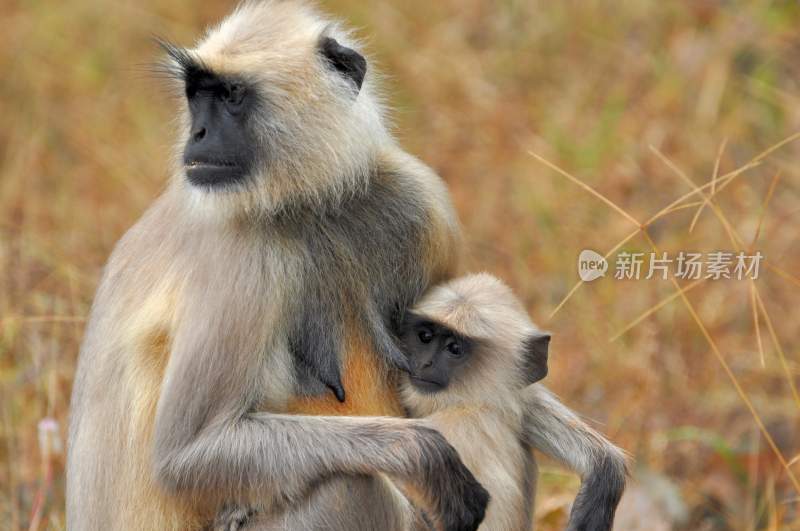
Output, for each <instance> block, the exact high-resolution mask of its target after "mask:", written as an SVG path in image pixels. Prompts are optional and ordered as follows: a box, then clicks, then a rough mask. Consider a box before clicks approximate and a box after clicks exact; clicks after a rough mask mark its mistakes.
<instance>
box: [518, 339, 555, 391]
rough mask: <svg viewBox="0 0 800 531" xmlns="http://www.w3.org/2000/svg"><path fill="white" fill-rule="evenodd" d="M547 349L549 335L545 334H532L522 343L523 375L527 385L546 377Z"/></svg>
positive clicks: (548, 346)
mask: <svg viewBox="0 0 800 531" xmlns="http://www.w3.org/2000/svg"><path fill="white" fill-rule="evenodd" d="M549 348H550V334H548V333H547V332H534V333H533V334H531V335H530V336H528V338H527V339H526V340H525V342H524V343H523V345H522V349H523V353H522V354H523V374H524V376H525V383H526V384H527V385H530V384H532V383H536V382H538V381H539V380H541V379H542V378H544V377H545V376H547V355H548V351H549Z"/></svg>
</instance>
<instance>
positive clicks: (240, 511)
mask: <svg viewBox="0 0 800 531" xmlns="http://www.w3.org/2000/svg"><path fill="white" fill-rule="evenodd" d="M255 514H256V510H255V509H253V508H252V507H237V506H235V505H226V506H224V507H223V508H222V509H221V510H220V511H219V512H218V513H217V517H216V518H214V525H213V526H212V529H213V531H239V530H240V529H244V528H245V526H246V525H247V523H248V522H249V521H250V519H251V518H253V516H254V515H255Z"/></svg>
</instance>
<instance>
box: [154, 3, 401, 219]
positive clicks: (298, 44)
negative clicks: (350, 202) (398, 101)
mask: <svg viewBox="0 0 800 531" xmlns="http://www.w3.org/2000/svg"><path fill="white" fill-rule="evenodd" d="M164 47H165V49H166V51H167V54H168V59H167V61H168V62H167V63H166V66H167V68H168V70H169V72H170V73H171V74H174V75H173V76H171V77H174V78H176V79H177V80H178V82H179V83H180V84H181V86H182V87H183V84H184V83H185V82H186V81H185V80H186V77H187V76H188V75H191V72H192V71H196V70H202V71H208V72H211V73H213V74H214V75H219V76H234V77H235V78H237V79H241V80H243V81H244V82H245V83H246V85H247V87H248V90H250V91H251V92H252V93H254V94H255V100H256V101H255V104H254V105H253V106H252V107H251V108H250V109H249V110H248V111H247V116H245V117H244V119H245V120H246V125H245V127H246V129H247V133H248V138H249V139H251V140H252V144H254V146H253V152H254V162H253V165H252V168H251V169H250V171H248V175H246V178H244V179H242V180H241V181H240V182H236V183H234V184H230V185H226V186H224V187H203V186H193V185H192V184H190V183H189V182H187V179H186V172H185V171H184V168H183V167H182V163H181V161H182V158H181V157H180V156H178V157H176V166H178V167H177V168H176V171H175V179H174V183H173V186H175V187H177V188H179V189H185V190H186V191H187V193H188V194H189V196H190V197H191V198H192V201H191V204H192V205H194V207H196V208H198V209H200V210H201V211H209V210H210V211H211V212H212V213H214V214H222V215H225V216H227V215H230V214H242V213H245V214H256V215H261V216H263V215H267V216H269V215H271V214H274V213H276V212H280V211H283V210H287V209H292V208H298V207H300V208H306V207H311V208H317V209H320V208H332V207H334V208H335V206H336V205H337V204H339V203H340V202H341V201H342V200H343V199H346V198H348V197H352V196H353V195H355V194H358V193H359V192H360V191H363V190H364V189H365V187H366V186H367V184H368V182H369V179H370V174H371V171H372V170H373V168H374V166H375V161H376V158H377V157H378V154H379V152H380V151H381V147H382V146H385V145H386V144H387V143H391V142H392V140H391V137H390V135H389V133H388V132H387V129H386V127H385V123H384V122H385V119H384V112H383V106H382V105H381V103H380V98H379V97H378V96H377V95H376V86H375V85H376V77H377V76H376V74H375V73H374V72H373V70H372V69H371V68H367V62H366V60H365V59H364V57H363V55H362V53H361V52H360V51H357V50H360V48H361V46H360V44H359V43H358V42H357V40H356V39H355V38H354V37H353V35H352V34H351V32H349V31H348V30H346V29H344V28H343V27H342V26H341V25H340V24H339V23H338V22H335V21H332V20H329V19H327V18H325V17H324V16H323V15H321V14H320V13H319V12H318V11H317V10H316V8H315V7H314V6H313V5H312V4H310V3H308V2H305V1H288V0H259V1H247V2H244V3H242V4H241V5H240V6H239V7H238V8H237V9H236V10H235V11H234V12H233V13H232V14H231V15H230V16H229V17H228V18H226V19H225V20H224V21H223V22H221V23H220V24H219V25H218V26H216V27H214V28H211V29H210V30H209V31H208V32H207V33H206V35H205V36H204V37H203V38H202V39H201V40H200V42H199V43H197V45H196V46H194V47H193V48H190V49H183V48H178V47H176V46H173V45H170V44H165V45H164ZM181 115H182V118H181V127H180V136H179V139H178V146H179V148H180V149H179V150H178V151H177V152H176V153H178V154H180V153H181V151H182V150H183V147H184V145H186V143H187V140H188V139H189V135H190V134H191V118H190V114H189V109H188V105H187V104H186V102H185V101H184V105H183V109H182V113H181ZM249 143H250V142H248V144H249Z"/></svg>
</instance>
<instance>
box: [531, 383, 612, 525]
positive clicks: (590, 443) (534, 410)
mask: <svg viewBox="0 0 800 531" xmlns="http://www.w3.org/2000/svg"><path fill="white" fill-rule="evenodd" d="M522 404H523V408H524V420H523V433H522V437H523V441H524V442H525V443H526V444H528V445H530V446H532V447H534V448H536V449H537V450H540V451H541V452H543V453H545V454H546V455H548V456H550V457H552V458H554V459H556V460H557V461H559V462H561V463H563V464H564V465H566V466H567V467H569V468H570V469H572V470H574V471H575V472H576V473H578V474H579V475H580V476H581V487H580V490H579V491H578V495H577V497H576V498H575V502H574V504H573V506H572V512H571V513H570V517H569V524H568V526H567V529H569V530H571V531H578V530H587V531H603V530H610V529H611V527H612V525H613V522H614V512H615V511H616V508H617V504H618V503H619V500H620V498H621V497H622V492H623V490H624V489H625V479H626V476H627V465H626V459H625V454H624V453H623V451H622V450H620V449H619V448H617V447H616V446H614V445H613V444H612V443H611V442H609V441H608V440H607V439H606V438H605V437H603V436H602V435H601V434H599V433H597V432H596V431H595V430H593V429H592V428H590V427H589V426H588V425H586V423H585V422H583V421H582V420H581V419H580V418H579V417H578V416H577V415H576V414H575V413H574V412H573V411H572V410H570V409H569V408H568V407H566V406H565V405H564V404H562V403H561V402H560V401H559V400H558V398H556V397H555V396H554V395H553V394H552V393H551V392H550V391H548V390H547V389H546V388H545V387H544V386H543V385H541V384H533V385H529V386H528V387H526V388H525V389H524V390H523V391H522Z"/></svg>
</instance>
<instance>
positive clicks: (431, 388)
mask: <svg viewBox="0 0 800 531" xmlns="http://www.w3.org/2000/svg"><path fill="white" fill-rule="evenodd" d="M409 380H410V381H411V386H412V387H413V388H414V389H415V390H416V391H418V392H420V393H422V394H426V395H430V394H433V393H438V392H439V391H442V390H443V389H444V387H445V386H443V385H442V384H440V383H438V382H432V381H430V380H423V379H422V378H417V377H416V376H410V377H409Z"/></svg>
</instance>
